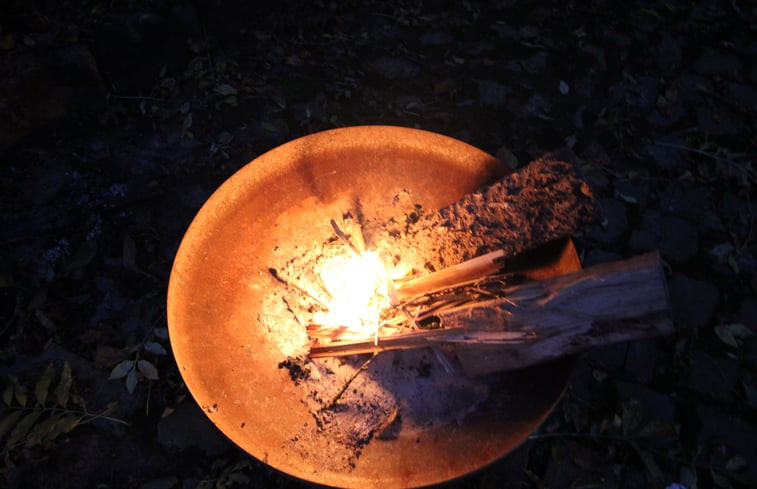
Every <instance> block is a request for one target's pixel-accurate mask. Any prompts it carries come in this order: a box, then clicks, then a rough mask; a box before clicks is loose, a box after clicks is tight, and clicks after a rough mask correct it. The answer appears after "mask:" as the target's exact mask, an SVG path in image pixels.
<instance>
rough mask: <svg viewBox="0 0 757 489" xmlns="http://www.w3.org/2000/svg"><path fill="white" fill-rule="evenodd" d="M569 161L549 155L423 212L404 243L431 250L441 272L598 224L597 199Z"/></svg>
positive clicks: (511, 253)
mask: <svg viewBox="0 0 757 489" xmlns="http://www.w3.org/2000/svg"><path fill="white" fill-rule="evenodd" d="M568 160H570V158H569V157H568V156H567V155H546V156H544V157H542V158H540V159H538V160H535V161H533V162H531V163H529V164H528V165H527V166H525V167H523V168H521V169H519V170H517V171H515V172H513V173H510V174H509V175H506V176H505V177H504V178H502V179H501V180H499V181H497V182H495V183H494V184H492V185H489V186H487V187H484V188H482V189H481V190H479V191H477V192H474V193H471V194H468V195H466V196H465V197H463V198H462V199H460V200H459V201H457V202H455V203H453V204H451V205H449V206H447V207H443V208H441V209H438V210H436V211H433V212H429V213H427V214H423V215H421V216H420V217H419V219H418V220H417V221H416V222H414V223H412V224H410V225H409V226H408V230H407V232H406V233H405V236H403V244H406V245H408V246H412V245H413V242H417V243H418V246H417V247H418V248H419V249H424V248H426V253H425V255H426V256H427V257H428V261H429V264H431V265H432V266H433V267H434V268H435V269H437V270H441V269H444V268H448V267H450V266H453V265H457V264H459V263H461V262H464V261H467V260H470V259H472V258H474V257H478V256H481V255H485V254H487V253H491V252H495V251H500V252H501V254H502V257H504V258H508V257H512V256H515V255H517V254H519V253H522V252H524V251H526V250H530V249H533V248H536V247H538V246H540V245H543V244H545V243H548V242H550V241H553V240H555V239H558V238H563V237H565V236H569V235H571V234H573V233H575V232H578V231H579V230H581V229H584V228H585V227H586V226H588V225H591V224H595V223H597V222H598V221H599V220H600V218H601V212H600V208H599V204H598V202H597V199H596V198H595V196H594V194H593V193H592V191H591V189H590V188H589V186H588V184H587V183H586V181H585V180H583V179H582V178H581V176H580V174H579V171H578V169H577V168H576V166H575V165H573V164H572V163H570V162H569V161H568ZM428 243H433V246H432V248H431V249H428Z"/></svg>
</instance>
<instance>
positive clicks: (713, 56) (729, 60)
mask: <svg viewBox="0 0 757 489" xmlns="http://www.w3.org/2000/svg"><path fill="white" fill-rule="evenodd" d="M694 69H695V70H696V71H697V73H701V74H703V75H729V74H733V73H735V72H737V71H738V70H740V69H741V60H740V59H739V58H738V57H737V56H735V55H732V54H721V53H718V52H716V51H713V50H712V49H707V50H705V51H704V52H703V53H702V54H701V55H700V56H699V59H697V61H696V63H694Z"/></svg>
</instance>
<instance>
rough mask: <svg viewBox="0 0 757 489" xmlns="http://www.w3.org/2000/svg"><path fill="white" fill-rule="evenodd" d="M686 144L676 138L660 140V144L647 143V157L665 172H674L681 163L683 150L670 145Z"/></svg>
mask: <svg viewBox="0 0 757 489" xmlns="http://www.w3.org/2000/svg"><path fill="white" fill-rule="evenodd" d="M678 144H685V141H682V140H680V139H675V138H665V137H662V138H659V139H658V143H647V144H646V146H645V148H644V149H645V150H646V153H647V155H649V157H650V158H651V159H652V161H654V162H655V163H657V165H658V166H659V167H660V168H662V169H663V170H674V169H676V167H677V166H678V165H679V163H680V162H681V150H680V149H677V148H675V147H673V146H670V145H678Z"/></svg>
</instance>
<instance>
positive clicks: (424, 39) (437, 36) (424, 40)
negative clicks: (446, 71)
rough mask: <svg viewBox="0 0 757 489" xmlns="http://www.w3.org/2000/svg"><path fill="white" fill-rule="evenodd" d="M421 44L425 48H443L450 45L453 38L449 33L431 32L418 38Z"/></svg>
mask: <svg viewBox="0 0 757 489" xmlns="http://www.w3.org/2000/svg"><path fill="white" fill-rule="evenodd" d="M418 40H419V41H420V42H421V44H425V45H427V46H444V45H446V44H449V43H451V42H452V41H453V40H454V38H453V37H452V35H451V34H450V33H449V32H446V31H433V32H427V33H425V34H423V35H422V36H421V37H419V38H418Z"/></svg>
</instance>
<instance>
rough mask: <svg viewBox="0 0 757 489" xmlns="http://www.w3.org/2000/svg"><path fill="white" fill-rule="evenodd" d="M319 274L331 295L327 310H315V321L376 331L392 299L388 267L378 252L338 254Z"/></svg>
mask: <svg viewBox="0 0 757 489" xmlns="http://www.w3.org/2000/svg"><path fill="white" fill-rule="evenodd" d="M319 275H320V278H321V280H322V282H323V286H324V288H325V290H326V292H328V294H329V296H330V297H329V300H328V301H327V302H326V306H327V307H328V311H326V312H321V313H316V314H315V315H314V317H313V319H314V321H315V322H316V323H318V324H321V325H324V326H344V327H346V328H348V329H349V330H351V331H353V332H362V333H366V332H368V331H370V332H373V333H374V334H377V332H378V327H379V315H380V314H381V311H382V309H384V308H385V307H387V306H388V305H389V303H390V301H389V298H388V295H387V284H386V271H385V269H384V265H383V263H382V262H381V259H380V258H379V256H378V254H377V253H375V252H372V251H365V252H363V253H361V254H360V255H357V254H349V255H341V256H335V257H333V258H331V259H329V260H328V261H327V262H326V263H325V264H324V265H323V267H322V269H321V270H320V272H319Z"/></svg>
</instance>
